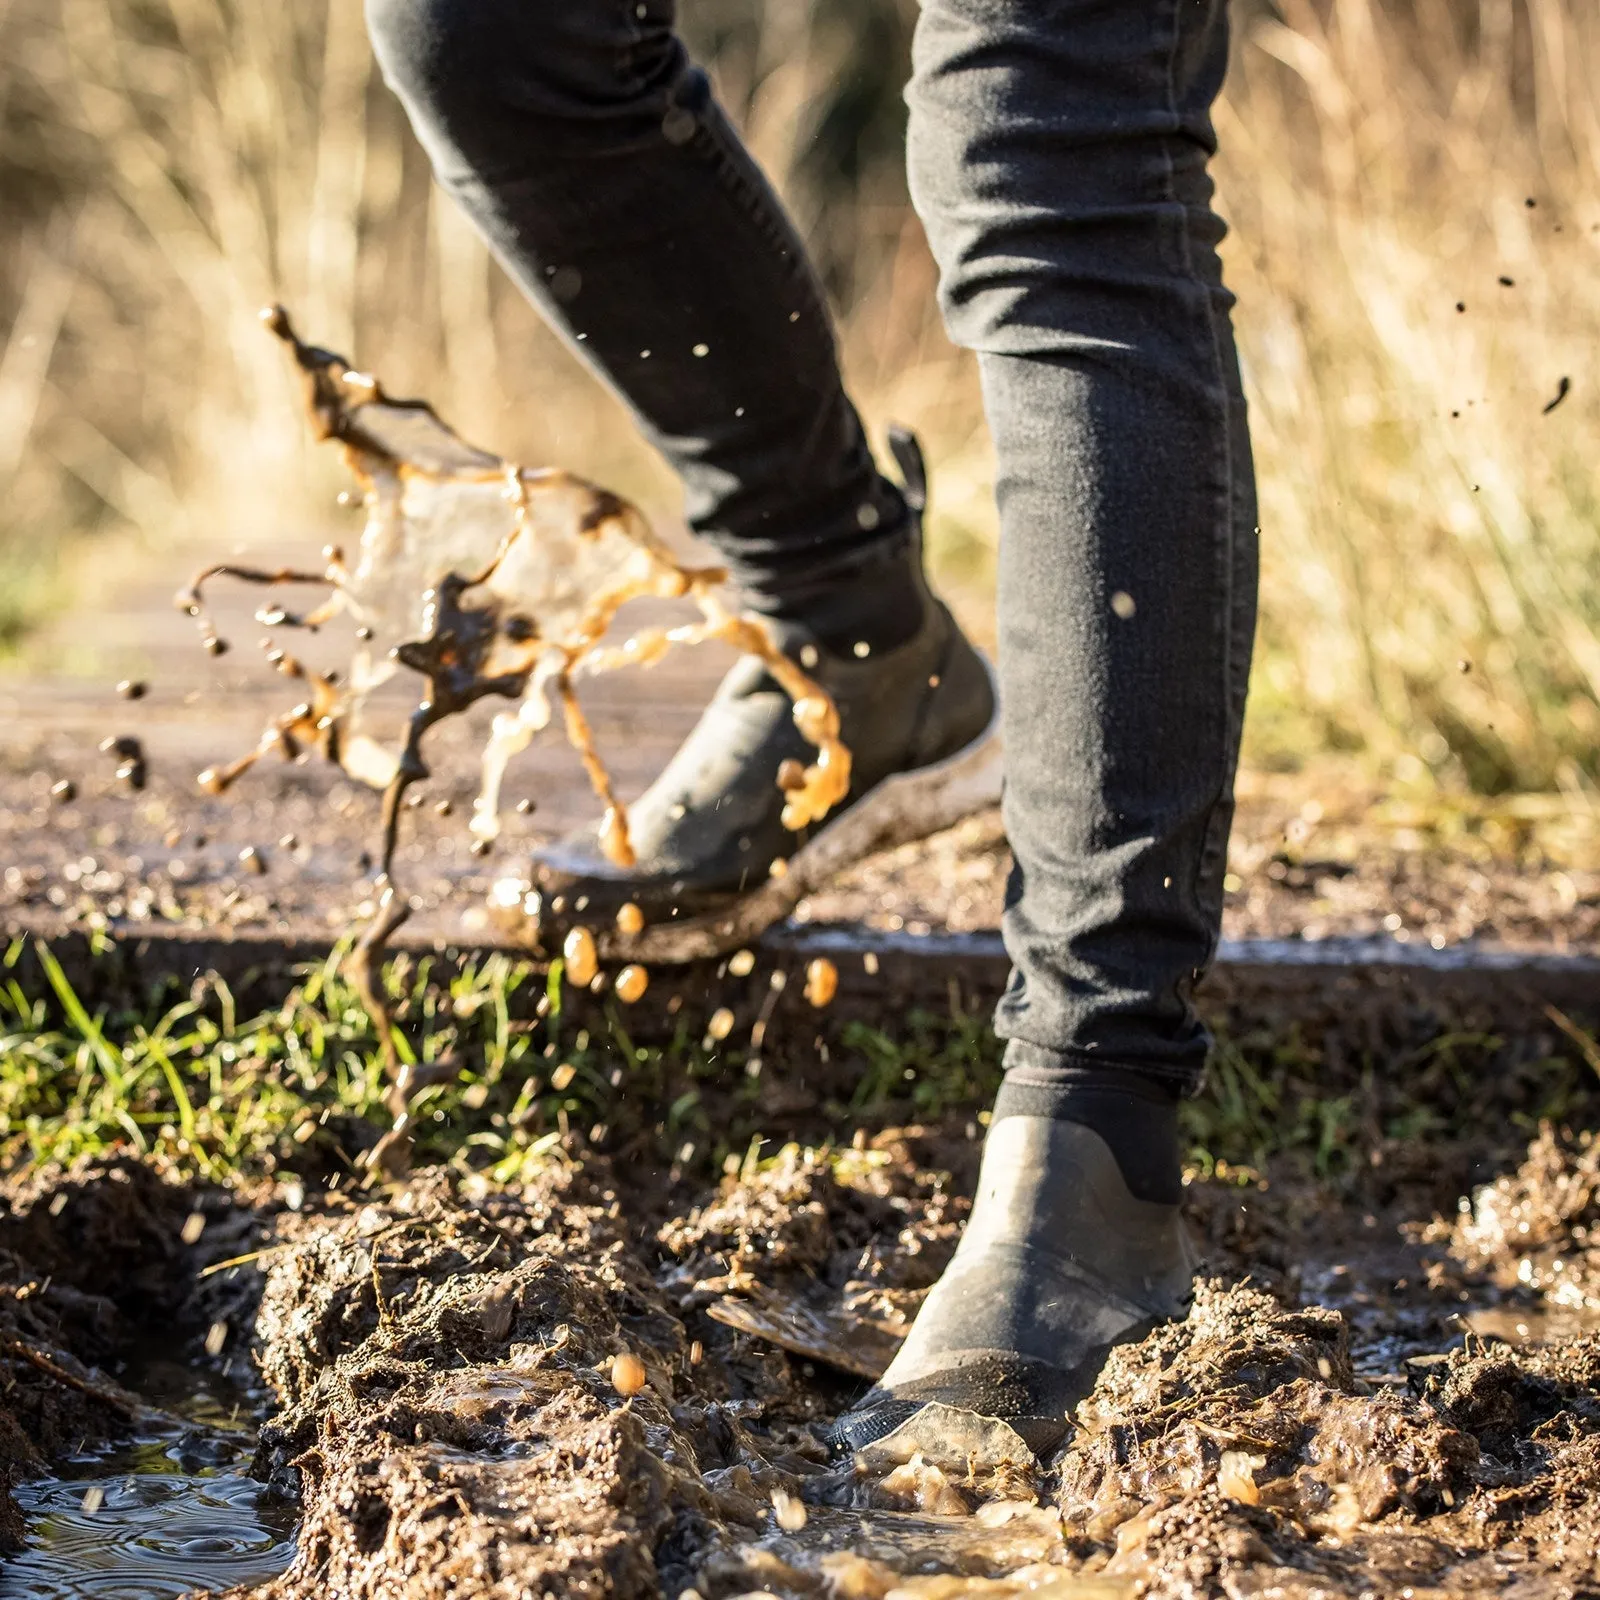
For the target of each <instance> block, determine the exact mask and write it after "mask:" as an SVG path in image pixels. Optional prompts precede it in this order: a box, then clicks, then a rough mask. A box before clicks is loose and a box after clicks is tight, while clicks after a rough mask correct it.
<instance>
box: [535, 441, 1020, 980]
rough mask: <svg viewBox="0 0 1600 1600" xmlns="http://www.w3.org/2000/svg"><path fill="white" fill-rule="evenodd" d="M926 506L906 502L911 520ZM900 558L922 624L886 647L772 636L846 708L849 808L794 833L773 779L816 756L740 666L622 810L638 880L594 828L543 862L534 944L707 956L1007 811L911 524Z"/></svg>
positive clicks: (642, 956)
mask: <svg viewBox="0 0 1600 1600" xmlns="http://www.w3.org/2000/svg"><path fill="white" fill-rule="evenodd" d="M912 459H913V464H914V463H915V458H914V457H913V458H912ZM920 498H921V496H920V493H912V494H909V495H908V499H909V500H910V503H911V504H912V506H913V516H914V517H915V516H918V515H919V513H920V505H919V504H918V502H919V501H920ZM908 559H910V560H912V561H914V562H915V563H916V567H917V582H918V587H919V589H920V593H921V602H922V612H923V616H922V624H921V626H920V628H919V629H918V630H917V632H916V633H915V634H914V635H913V636H912V637H911V638H910V639H908V640H907V641H906V642H905V643H904V644H901V645H899V646H898V647H896V648H894V649H888V650H875V651H871V652H869V653H867V654H865V655H858V654H857V653H856V652H851V653H849V654H842V653H839V652H837V651H834V650H829V649H827V648H825V647H824V646H823V645H822V643H821V642H820V641H819V640H818V639H816V638H815V637H814V636H813V635H812V634H811V633H810V632H809V631H808V630H807V629H805V628H803V627H801V626H798V625H795V624H784V623H774V624H771V627H772V632H773V635H774V637H775V639H776V642H777V644H778V647H779V649H781V650H782V651H783V653H784V654H785V655H787V656H788V657H789V658H790V659H791V660H793V661H794V662H795V663H796V664H797V665H799V666H800V667H801V668H802V670H804V671H805V672H806V673H807V674H809V676H810V677H812V678H813V679H814V680H815V681H816V682H817V683H819V684H820V685H821V686H822V687H823V688H824V689H826V690H827V692H828V693H829V694H830V695H831V696H832V697H833V699H834V702H835V704H836V705H837V707H838V711H839V731H840V737H841V738H842V740H843V741H844V743H845V745H846V747H847V748H848V749H849V751H850V755H851V784H850V790H849V793H848V794H847V796H846V797H845V799H844V800H843V801H842V802H841V803H840V804H839V805H837V806H835V807H834V808H833V810H832V811H831V812H830V813H829V814H828V815H827V816H826V817H825V818H824V819H823V820H822V821H821V822H820V823H818V824H816V825H814V826H813V827H811V828H808V829H806V830H805V831H803V832H800V833H795V832H791V831H790V830H789V829H788V828H786V827H785V826H784V824H783V821H782V813H783V807H784V802H785V794H784V791H783V790H782V789H781V788H780V787H779V784H778V769H779V767H780V766H781V765H782V764H783V763H784V762H785V761H797V762H799V763H801V764H802V765H804V764H806V763H808V762H809V761H811V760H812V759H814V757H815V754H816V752H815V750H814V749H813V747H812V746H811V745H810V744H808V743H807V742H806V740H805V739H804V738H802V736H801V734H800V732H799V730H798V729H797V728H796V727H795V724H794V717H793V704H792V702H791V700H790V699H789V696H788V695H787V694H785V693H784V691H783V690H782V689H781V688H780V687H779V686H778V684H777V682H776V681H775V680H774V679H773V678H772V676H771V675H770V674H769V673H768V672H767V670H766V668H765V667H764V666H763V665H762V664H761V662H760V661H758V660H756V659H755V658H754V657H748V656H747V657H744V658H743V659H741V660H740V661H739V662H737V663H736V664H735V665H734V667H733V669H732V670H731V671H730V672H729V673H728V675H727V677H726V678H725V679H724V680H723V682H722V685H721V687H720V688H719V689H718V690H717V693H716V695H715V697H714V698H713V700H712V702H711V704H710V705H709V706H708V707H707V709H706V711H705V713H704V715H703V716H702V717H701V719H700V722H699V723H698V725H697V726H696V727H695V729H694V730H693V732H692V733H690V735H689V737H688V739H687V740H686V741H685V742H684V744H683V745H682V746H681V747H680V748H679V750H678V752H677V753H676V755H674V756H673V758H672V760H671V761H670V762H669V763H668V765H667V767H666V769H665V771H663V772H662V774H661V776H660V777H659V778H657V779H656V781H655V782H654V783H653V784H652V785H651V786H650V788H649V789H647V790H646V791H645V793H644V794H643V795H642V796H640V798H639V799H638V800H637V801H635V802H634V803H633V804H632V805H631V806H630V807H629V808H628V824H629V835H630V839H631V842H632V845H633V849H634V853H635V856H636V858H637V864H636V865H635V866H634V867H632V868H628V869H621V868H618V867H616V866H614V865H612V864H611V863H610V862H609V861H607V860H606V858H605V857H604V856H603V855H602V854H601V852H600V847H599V842H598V833H597V829H596V828H595V827H594V826H591V827H588V828H585V829H583V830H581V831H580V832H579V833H577V834H574V835H572V836H569V837H568V838H566V839H564V840H561V841H559V842H557V843H555V844H552V845H549V846H546V847H545V848H543V849H541V850H539V851H538V852H537V853H536V854H535V856H534V863H533V877H534V883H533V889H534V892H533V893H532V894H530V895H529V896H527V897H526V899H525V901H524V906H523V909H524V912H525V914H526V915H528V916H529V917H530V919H531V920H532V922H533V923H534V924H535V927H534V929H533V930H532V931H533V932H534V934H535V937H536V939H537V942H539V943H540V944H542V945H543V946H544V947H545V948H547V949H553V948H555V947H556V946H557V945H559V943H560V939H561V934H562V932H563V930H565V929H566V928H568V927H570V926H571V925H572V924H574V923H578V922H581V923H582V924H583V925H584V926H586V927H588V928H590V929H592V930H593V931H594V933H595V935H596V938H597V940H598V942H599V945H600V953H601V955H602V956H626V957H627V958H628V959H630V960H638V961H674V960H692V959H695V958H697V957H702V956H707V955H714V954H717V953H719V952H721V951H723V950H728V949H731V948H733V947H734V946H736V945H739V944H742V943H744V942H746V941H747V940H750V939H753V938H755V937H756V936H757V935H759V934H760V933H761V931H762V930H763V929H764V928H766V927H768V926H770V925H771V924H772V923H773V922H776V921H778V920H779V919H780V918H782V917H783V916H786V915H787V914H788V912H789V911H790V910H792V909H793V907H794V906H795V905H796V904H797V903H798V902H799V900H801V899H802V898H803V897H804V896H805V895H807V894H810V893H813V892H815V890H816V889H818V888H820V887H822V885H824V884H826V883H827V882H828V881H829V880H830V879H832V878H833V877H835V876H836V875H837V874H838V873H839V872H841V871H843V870H844V869H845V868H846V867H848V866H850V865H852V864H853V863H854V862H856V861H859V860H860V859H862V858H863V857H864V856H867V855H870V854H871V853H873V852H874V851H877V850H883V849H888V848H891V847H893V846H895V845H899V844H905V843H908V842H910V841H912V840H915V839H920V838H925V837H927V836H928V835H929V834H931V833H935V832H938V831H939V830H940V829H943V828H948V827H951V826H953V825H954V824H955V823H957V822H959V821H960V820H961V819H962V818H963V817H965V816H969V815H971V814H972V813H973V812H974V811H977V810H981V809H982V808H983V807H985V806H988V805H992V804H994V803H995V802H996V801H997V800H998V799H999V793H1000V740H999V731H998V708H997V702H996V696H995V688H994V682H993V678H992V675H991V672H990V669H989V667H988V664H987V663H986V662H985V661H984V659H983V657H982V656H980V655H979V654H978V652H977V651H976V650H975V649H974V648H973V647H972V645H971V644H969V643H968V641H967V639H966V637H965V636H964V635H963V634H962V632H961V630H960V628H959V627H958V626H957V625H956V622H955V620H954V618H953V617H952V616H951V615H950V612H949V611H948V609H947V608H946V607H945V606H944V605H943V604H942V603H941V602H940V601H939V600H937V599H936V598H935V597H934V596H933V594H932V593H931V592H929V590H928V589H927V586H926V583H925V582H924V581H923V580H922V578H921V553H920V532H919V531H918V530H916V529H914V530H913V536H912V539H911V541H910V551H909V555H908ZM628 903H631V904H633V905H636V906H637V907H638V908H639V910H640V911H641V912H642V914H643V920H644V923H645V927H644V929H643V930H642V931H637V932H625V931H622V930H619V929H617V927H616V913H617V912H618V910H620V909H621V907H622V906H623V905H625V904H628ZM626 920H627V919H625V921H626ZM633 920H634V921H635V922H636V921H637V919H633Z"/></svg>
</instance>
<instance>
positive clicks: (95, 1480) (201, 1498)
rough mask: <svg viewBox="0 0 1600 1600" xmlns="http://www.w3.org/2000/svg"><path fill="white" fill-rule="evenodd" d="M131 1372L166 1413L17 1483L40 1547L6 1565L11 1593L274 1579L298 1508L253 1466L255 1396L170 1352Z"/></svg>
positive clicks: (60, 1598) (4, 1594)
mask: <svg viewBox="0 0 1600 1600" xmlns="http://www.w3.org/2000/svg"><path fill="white" fill-rule="evenodd" d="M128 1381H129V1382H130V1383H132V1384H134V1385H136V1387H137V1389H138V1391H139V1392H140V1393H142V1394H143V1395H144V1396H145V1397H146V1398H147V1399H149V1400H150V1401H151V1402H152V1403H153V1404H156V1405H159V1406H161V1407H162V1408H163V1412H164V1414H163V1415H160V1416H153V1417H152V1418H151V1420H150V1422H149V1423H148V1424H147V1425H145V1426H144V1427H142V1428H141V1430H140V1432H139V1433H138V1434H137V1435H136V1436H135V1438H134V1439H133V1440H131V1441H129V1442H126V1443H123V1444H121V1445H119V1446H117V1447H115V1448H114V1449H111V1450H99V1451H92V1452H87V1451H86V1452H84V1453H82V1454H80V1455H77V1456H73V1457H69V1458H68V1459H67V1460H66V1461H64V1462H62V1463H61V1464H60V1466H59V1468H58V1471H57V1474H56V1475H55V1476H52V1477H49V1478H37V1479H34V1480H33V1481H32V1482H29V1483H23V1484H20V1485H18V1486H17V1488H16V1489H15V1490H14V1491H13V1492H14V1496H15V1499H16V1502H17V1505H18V1506H19V1508H20V1509H21V1511H22V1514H23V1516H24V1517H25V1519H26V1520H27V1525H28V1546H27V1548H26V1549H25V1550H23V1551H22V1552H21V1553H20V1554H18V1555H16V1556H13V1557H12V1558H11V1559H9V1560H8V1561H5V1562H4V1563H3V1564H0V1600H66V1597H68V1596H72V1597H83V1600H175V1597H176V1596H179V1595H183V1594H187V1593H189V1592H190V1591H191V1590H194V1589H225V1588H228V1587H229V1586H231V1585H233V1584H240V1583H260V1582H264V1581H266V1580H267V1579H270V1578H274V1577H276V1576H277V1575H278V1574H279V1573H280V1572H282V1571H283V1569H284V1568H285V1567H287V1566H288V1564H289V1562H290V1561H291V1560H292V1559H293V1556H294V1544H295V1526H296V1522H297V1520H298V1518H297V1515H296V1513H295V1511H294V1509H293V1508H292V1507H289V1506H284V1505H282V1504H281V1503H278V1502H275V1501H272V1500H270V1499H269V1498H268V1497H267V1496H266V1494H265V1491H264V1490H263V1487H262V1485H261V1484H260V1483H258V1482H256V1481H255V1480H254V1479H253V1478H251V1477H249V1476H248V1475H247V1474H248V1468H249V1464H250V1457H251V1453H252V1451H253V1450H254V1448H255V1427H254V1419H253V1416H252V1411H251V1408H250V1406H249V1403H248V1402H249V1397H248V1396H245V1395H242V1394H239V1393H237V1392H235V1391H234V1390H232V1389H231V1388H230V1387H228V1386H226V1385H224V1384H223V1383H222V1382H221V1381H220V1380H218V1379H217V1378H215V1377H214V1376H213V1375H211V1374H209V1373H204V1374H197V1373H195V1372H193V1371H192V1370H191V1369H187V1368H184V1367H181V1366H178V1365H176V1364H175V1363H170V1362H161V1361H151V1362H148V1363H145V1364H143V1365H141V1366H140V1368H139V1369H138V1370H137V1371H136V1372H133V1373H130V1374H129V1375H128Z"/></svg>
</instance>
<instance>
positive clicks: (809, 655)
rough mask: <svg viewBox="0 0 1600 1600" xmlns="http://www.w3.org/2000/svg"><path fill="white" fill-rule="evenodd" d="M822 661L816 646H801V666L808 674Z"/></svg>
mask: <svg viewBox="0 0 1600 1600" xmlns="http://www.w3.org/2000/svg"><path fill="white" fill-rule="evenodd" d="M820 659H821V658H820V657H819V656H818V655H817V647H816V646H815V645H814V644H803V645H801V646H800V665H801V666H802V667H804V668H805V669H806V671H807V672H810V671H811V669H812V668H813V667H815V666H816V664H817V662H818V661H819V660H820Z"/></svg>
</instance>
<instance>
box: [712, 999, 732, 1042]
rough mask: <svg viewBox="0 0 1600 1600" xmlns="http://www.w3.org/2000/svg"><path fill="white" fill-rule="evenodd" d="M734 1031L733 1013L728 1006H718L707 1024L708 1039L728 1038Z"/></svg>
mask: <svg viewBox="0 0 1600 1600" xmlns="http://www.w3.org/2000/svg"><path fill="white" fill-rule="evenodd" d="M732 1032H733V1013H732V1012H731V1011H730V1010H729V1009H728V1008H727V1007H726V1006H718V1007H717V1009H716V1010H715V1011H713V1012H712V1013H711V1020H710V1021H709V1022H708V1023H707V1024H706V1037H707V1038H708V1039H715V1040H719V1041H720V1040H722V1039H726V1038H727V1037H728V1035H729V1034H730V1033H732Z"/></svg>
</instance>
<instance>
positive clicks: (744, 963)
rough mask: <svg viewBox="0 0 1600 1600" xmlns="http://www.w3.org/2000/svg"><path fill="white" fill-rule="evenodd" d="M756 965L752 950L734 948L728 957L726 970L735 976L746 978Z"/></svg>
mask: <svg viewBox="0 0 1600 1600" xmlns="http://www.w3.org/2000/svg"><path fill="white" fill-rule="evenodd" d="M755 967H756V954H755V951H754V950H735V951H734V953H733V954H732V955H731V956H729V957H728V971H729V972H731V973H732V974H733V975H734V977H736V978H748V977H749V976H750V974H751V973H752V972H754V971H755Z"/></svg>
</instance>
